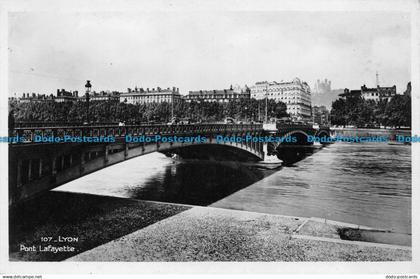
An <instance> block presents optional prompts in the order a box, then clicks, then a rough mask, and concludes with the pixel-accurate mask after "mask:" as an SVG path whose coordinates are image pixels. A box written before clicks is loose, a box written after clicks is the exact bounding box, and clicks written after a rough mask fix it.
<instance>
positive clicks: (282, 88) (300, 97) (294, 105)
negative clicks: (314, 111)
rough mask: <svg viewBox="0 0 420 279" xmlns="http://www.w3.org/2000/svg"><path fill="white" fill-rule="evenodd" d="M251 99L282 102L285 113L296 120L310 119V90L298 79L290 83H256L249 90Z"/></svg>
mask: <svg viewBox="0 0 420 279" xmlns="http://www.w3.org/2000/svg"><path fill="white" fill-rule="evenodd" d="M250 89H251V98H254V99H257V100H260V99H264V98H266V97H267V98H268V99H273V100H276V101H277V102H283V103H285V104H286V106H287V113H289V114H290V116H291V117H292V118H293V119H296V120H310V119H311V89H310V87H309V85H308V84H307V83H306V82H302V81H301V80H300V79H299V78H295V79H293V81H291V82H284V81H281V82H276V81H273V82H267V81H262V82H257V83H255V85H254V86H252V87H251V88H250Z"/></svg>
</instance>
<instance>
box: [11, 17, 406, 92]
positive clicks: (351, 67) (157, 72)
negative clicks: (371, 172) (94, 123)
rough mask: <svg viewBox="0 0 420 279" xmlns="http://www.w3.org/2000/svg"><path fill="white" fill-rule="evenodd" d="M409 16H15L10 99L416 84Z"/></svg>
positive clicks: (12, 18)
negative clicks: (327, 83)
mask: <svg viewBox="0 0 420 279" xmlns="http://www.w3.org/2000/svg"><path fill="white" fill-rule="evenodd" d="M410 32H411V30H410V17H409V14H406V13H397V12H288V11H276V12H264V11H262V12H172V11H171V12H152V13H138V12H136V13H77V14H76V13H61V14H57V13H55V14H54V13H38V12H31V13H10V14H9V81H10V82H9V94H10V95H12V94H13V93H17V94H18V95H20V94H21V93H22V92H37V93H55V91H56V89H57V88H66V89H70V90H79V91H83V88H84V87H83V86H84V82H85V80H87V79H90V80H92V85H93V89H94V90H97V91H98V90H107V89H109V90H126V88H127V87H134V86H136V85H137V86H139V87H144V88H147V87H150V88H151V87H156V86H160V87H172V86H175V87H179V88H180V90H181V93H184V94H185V93H186V92H188V90H198V89H215V88H227V87H229V85H230V84H233V85H236V84H240V85H244V84H247V85H252V84H253V83H255V82H256V81H261V80H270V81H271V80H275V81H281V80H291V79H292V78H294V77H299V78H301V79H303V80H305V81H307V82H308V83H309V85H310V86H311V87H312V86H313V84H314V82H315V81H316V79H320V78H322V79H323V78H328V79H330V80H332V86H333V88H344V87H348V88H357V87H360V86H361V85H362V84H366V85H368V86H375V73H376V71H378V72H379V74H380V84H381V85H384V86H391V85H393V84H395V85H397V91H398V92H401V91H404V89H405V87H406V84H407V82H408V81H409V80H410Z"/></svg>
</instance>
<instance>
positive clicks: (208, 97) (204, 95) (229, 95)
mask: <svg viewBox="0 0 420 279" xmlns="http://www.w3.org/2000/svg"><path fill="white" fill-rule="evenodd" d="M249 98H250V90H249V88H246V89H245V90H244V89H238V88H236V89H233V88H232V86H231V87H230V89H223V90H199V91H190V92H188V95H187V96H185V98H184V99H185V101H186V102H192V101H195V102H219V103H227V102H230V101H234V100H240V99H249Z"/></svg>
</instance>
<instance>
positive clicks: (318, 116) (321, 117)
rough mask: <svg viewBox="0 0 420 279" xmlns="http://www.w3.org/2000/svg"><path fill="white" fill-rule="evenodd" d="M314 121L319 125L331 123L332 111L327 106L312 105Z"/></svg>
mask: <svg viewBox="0 0 420 279" xmlns="http://www.w3.org/2000/svg"><path fill="white" fill-rule="evenodd" d="M312 117H313V122H314V123H315V124H319V125H329V124H330V112H329V110H328V109H327V108H326V107H325V106H313V107H312Z"/></svg>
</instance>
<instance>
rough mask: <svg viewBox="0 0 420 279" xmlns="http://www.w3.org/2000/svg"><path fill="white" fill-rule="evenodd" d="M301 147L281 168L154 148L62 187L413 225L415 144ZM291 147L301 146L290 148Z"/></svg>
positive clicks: (395, 226)
mask: <svg viewBox="0 0 420 279" xmlns="http://www.w3.org/2000/svg"><path fill="white" fill-rule="evenodd" d="M300 150H303V151H304V152H302V151H300V152H301V153H300V154H301V156H300V159H303V160H301V161H299V162H295V163H293V164H291V165H286V166H284V167H283V168H281V169H280V170H275V171H274V170H264V169H260V168H258V165H252V164H251V165H247V164H239V163H232V162H231V163H218V162H212V161H187V162H183V163H173V161H172V160H171V159H169V158H167V157H165V156H164V155H162V154H160V153H152V154H149V155H146V156H142V157H139V158H135V159H132V160H129V161H126V162H123V163H120V164H117V165H115V166H112V167H109V168H106V169H104V170H101V171H98V172H96V173H93V174H91V175H88V176H86V177H82V178H81V179H78V180H76V181H73V182H71V183H68V184H66V185H63V186H62V187H60V188H58V190H63V191H71V192H82V193H91V194H99V195H110V196H117V197H127V198H135V199H142V200H154V201H164V202H173V203H185V204H191V205H210V204H211V206H216V207H223V208H231V209H239V210H248V211H255V212H264V213H274V214H283V215H292V216H306V217H320V218H328V219H332V220H336V221H342V222H349V223H356V224H360V225H366V226H372V227H376V228H385V229H390V230H393V231H397V232H403V233H409V232H410V231H411V147H410V146H401V145H387V144H378V143H357V144H351V143H336V144H333V145H329V146H326V147H324V148H323V149H317V148H309V149H300ZM317 151H319V152H317ZM287 152H290V153H293V152H295V151H292V150H290V151H285V153H283V154H287ZM308 155H311V156H308ZM284 156H286V155H284ZM306 156H307V157H306ZM305 157H306V158H305ZM283 158H285V157H283ZM270 174H272V175H271V176H269V175H270Z"/></svg>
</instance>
